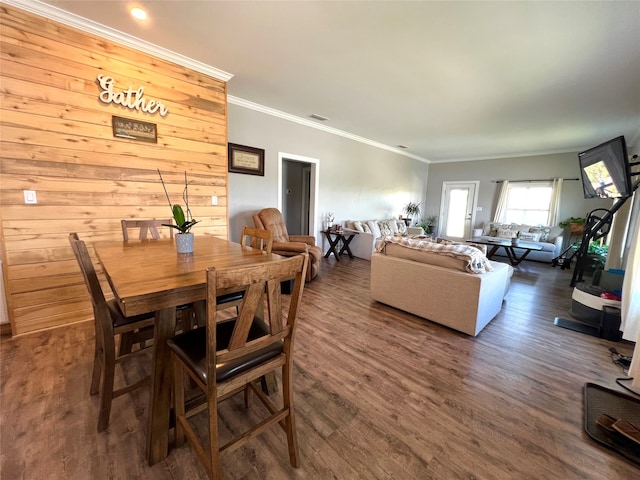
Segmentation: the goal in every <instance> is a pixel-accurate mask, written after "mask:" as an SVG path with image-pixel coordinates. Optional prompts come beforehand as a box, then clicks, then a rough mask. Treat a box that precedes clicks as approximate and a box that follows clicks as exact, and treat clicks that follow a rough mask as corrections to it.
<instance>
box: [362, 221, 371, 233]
mask: <svg viewBox="0 0 640 480" xmlns="http://www.w3.org/2000/svg"><path fill="white" fill-rule="evenodd" d="M360 225H362V231H363V232H364V233H371V227H370V226H369V224H368V223H362V222H360Z"/></svg>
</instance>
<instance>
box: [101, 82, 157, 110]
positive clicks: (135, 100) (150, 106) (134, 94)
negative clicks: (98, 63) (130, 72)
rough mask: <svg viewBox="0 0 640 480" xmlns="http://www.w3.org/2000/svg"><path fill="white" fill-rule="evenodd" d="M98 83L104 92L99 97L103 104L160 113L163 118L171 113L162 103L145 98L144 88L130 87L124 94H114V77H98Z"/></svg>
mask: <svg viewBox="0 0 640 480" xmlns="http://www.w3.org/2000/svg"><path fill="white" fill-rule="evenodd" d="M98 82H99V83H100V88H102V92H100V95H99V98H100V101H101V102H102V103H107V104H109V103H115V104H116V105H122V106H123V107H127V108H130V109H132V110H138V111H143V112H145V113H151V114H153V113H160V116H162V117H164V116H165V115H166V114H167V113H169V110H167V107H165V106H164V105H163V104H162V102H158V101H157V100H147V99H146V98H144V88H142V87H138V89H137V90H134V89H132V88H131V87H129V88H128V89H127V90H123V91H122V92H114V91H113V84H114V80H113V78H112V77H106V76H104V75H98Z"/></svg>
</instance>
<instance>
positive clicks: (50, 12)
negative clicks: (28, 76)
mask: <svg viewBox="0 0 640 480" xmlns="http://www.w3.org/2000/svg"><path fill="white" fill-rule="evenodd" d="M0 3H6V4H8V5H11V6H14V7H16V8H20V9H22V10H25V11H28V12H30V13H34V14H36V15H39V16H41V17H45V18H48V19H50V20H54V21H56V22H59V23H63V24H65V25H68V26H70V27H73V28H77V29H79V30H82V31H84V32H87V33H91V34H93V35H97V36H99V37H102V38H106V39H107V40H111V41H113V42H116V43H119V44H121V45H124V46H127V47H130V48H133V49H135V50H138V51H141V52H144V53H147V54H149V55H153V56H155V57H158V58H162V59H163V60H167V61H169V62H172V63H175V64H178V65H182V66H183V67H186V68H190V69H191V70H194V71H197V72H200V73H203V74H205V75H209V76H211V77H214V78H217V79H219V80H222V81H225V82H228V81H229V80H230V79H231V78H232V77H233V74H231V73H228V72H225V71H223V70H219V69H217V68H214V67H211V66H209V65H206V64H204V63H202V62H198V61H197V60H193V59H192V58H188V57H186V56H184V55H180V54H179V53H176V52H172V51H171V50H167V49H165V48H162V47H159V46H157V45H154V44H153V43H150V42H146V41H145V40H142V39H139V38H137V37H134V36H132V35H129V34H127V33H123V32H121V31H119V30H115V29H113V28H110V27H107V26H105V25H102V24H100V23H97V22H94V21H93V20H89V19H87V18H84V17H80V16H78V15H75V14H73V13H70V12H67V11H65V10H62V9H60V8H58V7H54V6H52V5H47V4H45V3H42V2H40V1H39V0H0ZM227 101H228V102H229V103H232V104H234V105H238V106H240V107H243V108H248V109H251V110H255V111H257V112H261V113H264V114H266V115H271V116H273V117H277V118H281V119H283V120H287V121H289V122H293V123H297V124H299V125H304V126H305V127H310V128H315V129H317V130H322V131H324V132H327V133H330V134H333V135H338V136H340V137H344V138H347V139H349V140H353V141H356V142H360V143H364V144H367V145H371V146H372V147H376V148H380V149H382V150H387V151H389V152H393V153H396V154H398V155H402V156H404V157H409V158H413V159H414V160H418V161H420V162H425V163H430V162H429V160H427V159H425V158H423V157H420V156H418V155H413V154H411V153H409V152H406V151H404V150H401V149H399V148H394V147H391V146H389V145H385V144H382V143H379V142H376V141H373V140H370V139H368V138H364V137H360V136H358V135H353V134H351V133H349V132H345V131H343V130H338V129H337V128H332V127H328V126H326V125H321V124H318V123H316V122H313V121H311V120H308V119H306V118H302V117H298V116H296V115H291V114H289V113H286V112H283V111H280V110H276V109H274V108H270V107H266V106H264V105H260V104H258V103H254V102H250V101H249V100H244V99H242V98H238V97H234V96H232V95H227Z"/></svg>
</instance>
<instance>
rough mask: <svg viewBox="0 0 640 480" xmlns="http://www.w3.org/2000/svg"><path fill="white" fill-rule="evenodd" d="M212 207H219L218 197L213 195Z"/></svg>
mask: <svg viewBox="0 0 640 480" xmlns="http://www.w3.org/2000/svg"><path fill="white" fill-rule="evenodd" d="M211 205H218V196H217V195H211Z"/></svg>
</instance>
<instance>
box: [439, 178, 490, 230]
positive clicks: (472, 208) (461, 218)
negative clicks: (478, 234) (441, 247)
mask: <svg viewBox="0 0 640 480" xmlns="http://www.w3.org/2000/svg"><path fill="white" fill-rule="evenodd" d="M479 183H480V182H478V181H472V182H443V183H442V201H441V203H440V218H441V219H442V222H441V223H440V232H439V233H440V235H441V236H443V237H445V238H448V239H450V240H454V241H460V242H463V241H465V240H467V239H469V238H471V237H472V231H471V230H472V228H473V224H474V222H475V219H476V205H477V203H478V189H479Z"/></svg>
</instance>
